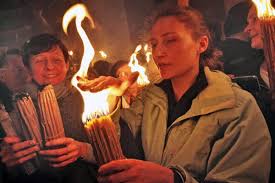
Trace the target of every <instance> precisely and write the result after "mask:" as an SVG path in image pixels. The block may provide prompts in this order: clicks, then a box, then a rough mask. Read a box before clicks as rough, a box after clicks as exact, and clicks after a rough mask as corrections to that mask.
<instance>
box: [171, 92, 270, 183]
mask: <svg viewBox="0 0 275 183" xmlns="http://www.w3.org/2000/svg"><path fill="white" fill-rule="evenodd" d="M234 110H236V111H234ZM231 112H239V113H240V115H239V117H238V118H237V119H234V120H232V121H230V122H228V123H226V125H224V128H225V130H224V133H223V134H222V135H221V137H220V138H218V139H217V140H216V141H215V142H214V144H213V147H212V150H211V153H210V155H209V159H208V162H207V167H206V175H205V178H204V180H200V182H223V183H225V182H228V183H233V182H234V183H259V182H261V183H267V182H268V180H269V171H270V162H271V138H270V134H269V131H268V128H267V125H266V122H265V119H264V117H263V115H262V113H261V111H260V109H259V107H258V105H257V104H256V101H255V100H254V98H252V97H250V98H249V99H248V100H245V101H241V102H239V104H237V107H236V108H235V109H233V111H231ZM175 168H177V169H178V170H180V172H181V173H182V174H183V176H184V177H185V183H193V182H197V180H196V179H194V178H193V177H192V176H191V175H190V174H189V173H188V172H187V171H186V170H185V169H184V168H182V167H175Z"/></svg>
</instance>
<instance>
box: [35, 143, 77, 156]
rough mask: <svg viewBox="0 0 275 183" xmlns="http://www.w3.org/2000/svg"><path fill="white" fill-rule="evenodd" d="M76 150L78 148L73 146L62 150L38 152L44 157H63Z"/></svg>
mask: <svg viewBox="0 0 275 183" xmlns="http://www.w3.org/2000/svg"><path fill="white" fill-rule="evenodd" d="M75 150H78V147H77V146H75V145H69V146H66V147H63V148H58V149H52V150H42V151H40V152H39V154H41V155H45V156H63V155H65V154H68V153H70V152H72V151H75Z"/></svg>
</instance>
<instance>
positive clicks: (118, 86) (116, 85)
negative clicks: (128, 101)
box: [77, 72, 139, 96]
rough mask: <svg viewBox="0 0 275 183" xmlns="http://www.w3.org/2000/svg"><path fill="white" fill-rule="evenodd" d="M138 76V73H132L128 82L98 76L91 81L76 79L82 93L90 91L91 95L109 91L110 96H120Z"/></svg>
mask: <svg viewBox="0 0 275 183" xmlns="http://www.w3.org/2000/svg"><path fill="white" fill-rule="evenodd" d="M138 76H139V73H138V72H133V73H132V74H131V75H130V77H129V78H128V80H125V81H121V80H120V79H118V78H114V77H112V76H100V77H98V78H96V79H93V80H88V79H86V78H82V77H79V76H78V77H77V80H78V84H77V86H78V87H79V88H80V89H81V90H83V91H90V92H92V93H95V92H99V91H102V90H105V89H109V90H110V92H111V94H112V95H115V96H122V95H123V94H124V92H125V91H126V90H127V89H128V88H129V87H130V86H131V85H132V84H134V83H135V82H136V80H137V78H138Z"/></svg>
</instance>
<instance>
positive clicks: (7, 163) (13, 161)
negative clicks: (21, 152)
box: [4, 153, 36, 167]
mask: <svg viewBox="0 0 275 183" xmlns="http://www.w3.org/2000/svg"><path fill="white" fill-rule="evenodd" d="M34 157H36V153H32V154H29V155H27V156H25V157H22V158H19V159H17V160H14V159H13V160H9V161H7V162H4V163H5V164H6V166H8V167H12V166H15V165H20V164H23V163H25V162H26V161H28V160H30V159H32V158H34Z"/></svg>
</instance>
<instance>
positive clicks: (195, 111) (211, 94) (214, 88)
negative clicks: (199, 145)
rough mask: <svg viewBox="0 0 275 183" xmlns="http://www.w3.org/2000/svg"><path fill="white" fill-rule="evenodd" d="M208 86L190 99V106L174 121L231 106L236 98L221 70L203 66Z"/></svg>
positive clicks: (230, 83)
mask: <svg viewBox="0 0 275 183" xmlns="http://www.w3.org/2000/svg"><path fill="white" fill-rule="evenodd" d="M204 72H205V76H206V79H207V82H208V86H207V87H206V88H205V89H204V90H203V91H202V92H201V93H200V94H199V95H198V96H197V97H196V98H195V99H194V100H193V101H192V105H191V108H190V109H189V110H188V111H187V112H186V113H185V114H184V115H182V116H180V117H179V118H177V119H176V121H175V122H178V121H182V120H184V119H187V118H192V117H196V116H200V115H205V114H209V113H212V112H216V111H219V110H223V109H229V108H233V107H234V106H235V104H236V99H235V96H234V92H233V89H232V85H233V83H232V82H231V79H230V78H229V77H228V76H227V75H225V74H224V73H222V72H219V71H210V69H209V68H208V67H205V68H204Z"/></svg>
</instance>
